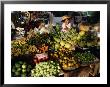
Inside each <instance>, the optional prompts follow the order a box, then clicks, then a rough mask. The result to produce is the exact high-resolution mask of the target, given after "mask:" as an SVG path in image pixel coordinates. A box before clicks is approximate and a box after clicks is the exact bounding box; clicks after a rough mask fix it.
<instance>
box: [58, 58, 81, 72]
mask: <svg viewBox="0 0 110 87" xmlns="http://www.w3.org/2000/svg"><path fill="white" fill-rule="evenodd" d="M60 64H61V65H62V68H63V69H64V70H74V69H76V68H79V66H80V65H79V63H78V62H77V60H75V58H74V57H72V58H68V57H63V59H60Z"/></svg>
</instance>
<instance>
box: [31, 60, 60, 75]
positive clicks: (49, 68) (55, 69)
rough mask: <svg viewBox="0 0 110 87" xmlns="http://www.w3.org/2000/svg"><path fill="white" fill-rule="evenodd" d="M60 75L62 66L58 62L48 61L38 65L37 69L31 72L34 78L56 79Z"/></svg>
mask: <svg viewBox="0 0 110 87" xmlns="http://www.w3.org/2000/svg"><path fill="white" fill-rule="evenodd" d="M59 73H60V66H59V64H58V63H57V62H54V61H48V62H41V63H39V64H36V66H35V68H34V69H33V70H31V76H32V77H55V76H58V75H59Z"/></svg>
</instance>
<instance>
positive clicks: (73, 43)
mask: <svg viewBox="0 0 110 87" xmlns="http://www.w3.org/2000/svg"><path fill="white" fill-rule="evenodd" d="M15 13H16V12H15ZM15 13H13V15H14V14H15ZM24 13H25V12H23V14H24ZM41 13H42V12H41ZM44 13H45V14H47V13H48V12H44ZM50 13H51V12H50ZM18 14H20V15H21V14H22V12H19V13H18ZM18 14H16V15H14V17H13V18H15V19H13V18H12V21H13V24H14V23H16V24H15V29H13V28H14V27H12V30H13V31H12V40H11V60H12V62H13V61H14V64H12V67H11V68H12V69H11V72H12V77H59V76H60V74H61V73H62V72H63V74H64V73H65V72H71V71H75V70H78V69H79V70H80V68H82V66H81V65H82V64H88V66H89V64H90V63H94V60H95V59H96V58H98V57H100V56H99V55H100V52H99V51H100V44H99V43H100V37H98V35H97V32H96V31H95V30H92V29H89V27H88V26H86V28H87V29H86V28H85V27H83V26H82V28H83V29H80V27H79V26H78V25H76V26H72V27H71V28H68V30H67V31H66V32H63V31H62V26H61V24H60V23H56V25H53V24H52V18H51V17H52V16H48V15H47V16H46V17H50V18H46V19H45V18H43V19H42V18H41V17H42V16H43V15H42V16H40V18H39V16H38V15H37V12H28V14H30V16H32V15H33V16H32V17H28V18H30V19H26V20H28V21H26V20H25V18H24V19H23V20H24V23H23V24H22V23H19V22H23V20H20V19H21V16H20V15H18ZM13 15H12V16H13ZM17 15H18V16H17ZM36 15H37V16H36ZM19 16H20V17H19ZM23 16H25V15H22V17H23ZM17 17H19V18H18V19H19V21H18V22H16V21H17V20H18V19H17ZM37 17H38V18H37ZM41 19H42V20H41ZM39 20H40V21H39ZM47 20H48V21H47ZM45 21H47V23H45ZM89 26H91V28H92V26H94V25H93V24H89ZM41 27H42V28H41ZM16 29H21V30H22V29H23V31H25V32H23V34H22V36H20V35H21V33H22V32H20V30H17V31H15V30H16ZM41 30H42V32H43V33H41ZM45 31H48V33H47V32H45ZM18 33H20V34H19V36H18ZM98 34H99V33H98ZM85 48H86V49H87V50H84V49H85ZM93 48H94V49H93ZM97 55H98V57H97Z"/></svg>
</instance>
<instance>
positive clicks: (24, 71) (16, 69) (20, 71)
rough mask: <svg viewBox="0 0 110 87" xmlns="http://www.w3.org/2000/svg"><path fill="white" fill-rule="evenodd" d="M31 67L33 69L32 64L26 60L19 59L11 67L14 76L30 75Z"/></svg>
mask: <svg viewBox="0 0 110 87" xmlns="http://www.w3.org/2000/svg"><path fill="white" fill-rule="evenodd" d="M31 69H32V66H31V65H28V64H27V63H26V62H23V61H18V62H16V63H15V64H14V65H13V67H12V69H11V72H12V76H14V77H26V76H30V73H31V72H30V71H31Z"/></svg>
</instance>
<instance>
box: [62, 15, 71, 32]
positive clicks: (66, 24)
mask: <svg viewBox="0 0 110 87" xmlns="http://www.w3.org/2000/svg"><path fill="white" fill-rule="evenodd" d="M70 19H71V17H69V16H67V15H65V16H63V17H62V22H63V23H62V30H61V31H62V32H67V31H68V30H69V29H70V28H71V27H72V24H71V21H70Z"/></svg>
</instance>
